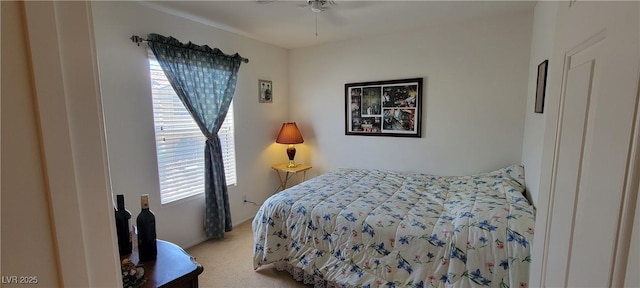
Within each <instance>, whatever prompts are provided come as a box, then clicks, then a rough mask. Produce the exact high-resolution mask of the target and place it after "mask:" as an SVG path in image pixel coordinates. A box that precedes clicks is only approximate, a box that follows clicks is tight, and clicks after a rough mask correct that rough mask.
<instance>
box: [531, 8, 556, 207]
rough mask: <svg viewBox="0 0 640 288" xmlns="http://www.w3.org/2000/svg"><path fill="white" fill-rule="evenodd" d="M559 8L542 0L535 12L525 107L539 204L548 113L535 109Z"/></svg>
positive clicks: (534, 198) (534, 199)
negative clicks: (540, 74)
mask: <svg viewBox="0 0 640 288" xmlns="http://www.w3.org/2000/svg"><path fill="white" fill-rule="evenodd" d="M557 10H558V3H557V2H554V1H538V3H537V4H536V7H535V9H534V14H533V32H532V35H531V58H530V62H529V86H528V87H527V109H526V111H525V124H524V140H523V141H522V142H523V143H522V164H523V165H524V168H525V170H524V172H525V173H524V174H525V182H526V184H527V196H528V197H529V200H531V201H532V202H533V204H534V205H535V206H537V204H538V201H539V200H540V199H538V187H539V185H540V172H541V171H540V169H542V167H541V162H542V146H543V143H544V123H545V119H546V115H547V114H548V112H546V111H545V112H544V113H542V114H540V113H534V112H533V111H534V108H535V100H536V83H537V79H538V78H537V76H538V64H540V63H542V61H544V60H545V59H548V60H549V65H550V64H551V61H552V59H551V56H552V55H553V44H554V38H555V28H556V14H557ZM547 86H548V85H547ZM545 107H546V106H545ZM543 201H544V200H543Z"/></svg>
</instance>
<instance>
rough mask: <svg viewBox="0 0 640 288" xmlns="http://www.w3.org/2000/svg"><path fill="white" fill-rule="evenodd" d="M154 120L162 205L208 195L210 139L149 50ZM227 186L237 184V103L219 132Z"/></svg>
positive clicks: (230, 109)
mask: <svg viewBox="0 0 640 288" xmlns="http://www.w3.org/2000/svg"><path fill="white" fill-rule="evenodd" d="M149 71H150V73H151V93H152V99H153V118H154V126H155V133H156V150H157V154H158V173H159V176H160V202H161V203H162V204H166V203H170V202H173V201H176V200H180V199H183V198H186V197H189V196H192V195H199V194H202V193H204V145H205V140H206V138H205V137H204V135H202V132H200V128H198V125H197V124H196V122H195V121H193V118H192V117H191V115H190V114H189V112H188V111H187V109H186V108H185V107H184V105H183V104H182V102H181V101H180V99H179V98H178V96H177V95H176V93H175V91H173V88H172V87H171V84H170V83H169V80H167V77H166V76H165V74H164V72H163V71H162V68H160V64H159V63H158V61H157V60H156V58H155V56H154V55H153V52H151V51H149ZM218 136H219V137H220V142H221V144H222V155H223V161H224V168H225V171H224V172H225V176H226V180H227V185H234V184H236V167H235V166H236V159H235V147H234V139H233V103H232V104H231V106H230V107H229V111H228V112H227V116H226V118H225V119H224V123H223V124H222V128H220V131H219V132H218Z"/></svg>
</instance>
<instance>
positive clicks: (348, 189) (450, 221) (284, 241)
mask: <svg viewBox="0 0 640 288" xmlns="http://www.w3.org/2000/svg"><path fill="white" fill-rule="evenodd" d="M523 192H524V175H523V168H522V167H521V166H519V165H514V166H510V167H507V168H504V169H500V170H496V171H493V172H490V173H481V174H476V175H470V176H455V177H453V176H435V175H426V174H419V173H406V172H394V171H385V170H364V169H338V170H336V171H333V172H330V173H327V174H324V175H320V176H318V177H315V178H313V179H310V180H308V181H306V182H303V183H301V184H299V185H297V186H294V187H291V188H289V189H287V190H284V191H282V192H280V193H277V194H275V195H273V196H272V197H270V198H269V199H267V200H266V201H265V203H264V204H263V205H262V206H261V207H260V209H259V211H258V213H257V214H256V217H255V218H254V220H253V223H252V228H253V235H254V244H255V246H254V268H256V269H257V268H258V267H260V266H262V265H265V264H269V263H276V262H281V261H284V262H286V263H288V264H289V265H292V266H293V267H297V268H299V269H302V270H303V271H304V273H305V274H310V275H314V276H315V277H318V278H321V279H324V280H326V281H327V282H329V283H335V284H337V285H338V286H348V287H379V286H385V287H396V286H399V287H479V286H492V287H526V286H527V283H528V278H529V264H530V262H531V250H530V248H531V243H532V239H533V233H534V231H533V227H534V209H533V207H532V206H531V205H530V204H529V202H528V201H527V200H526V198H525V197H524V196H523Z"/></svg>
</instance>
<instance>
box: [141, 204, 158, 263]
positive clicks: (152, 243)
mask: <svg viewBox="0 0 640 288" xmlns="http://www.w3.org/2000/svg"><path fill="white" fill-rule="evenodd" d="M140 204H141V206H142V211H140V214H138V218H137V219H136V224H137V225H138V256H139V258H140V261H148V260H155V259H156V256H157V255H158V248H157V246H156V216H155V215H153V212H151V210H149V195H148V194H144V195H142V196H140Z"/></svg>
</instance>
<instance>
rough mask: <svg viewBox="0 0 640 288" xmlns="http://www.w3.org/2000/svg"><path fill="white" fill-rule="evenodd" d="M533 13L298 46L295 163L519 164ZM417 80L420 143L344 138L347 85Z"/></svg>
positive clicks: (327, 166)
mask: <svg viewBox="0 0 640 288" xmlns="http://www.w3.org/2000/svg"><path fill="white" fill-rule="evenodd" d="M531 23H532V13H531V11H528V12H522V13H517V14H512V15H505V16H502V17H493V18H490V19H482V20H476V21H471V22H466V23H460V24H455V25H447V26H444V27H434V28H431V29H423V30H415V31H407V32H403V33H396V34H391V35H385V36H380V37H371V38H366V39H353V40H349V41H345V42H338V43H332V44H328V45H323V46H317V47H309V48H301V49H295V50H292V52H291V57H290V80H289V82H290V85H291V86H290V87H291V91H290V94H291V95H292V96H291V119H290V120H293V121H296V122H297V123H298V124H299V126H300V127H301V130H302V133H303V135H304V137H305V141H306V142H305V143H306V144H307V145H306V146H305V147H303V148H302V149H299V151H300V156H296V159H299V161H302V162H308V163H312V164H313V165H314V169H315V172H316V173H322V172H324V171H326V170H331V169H334V168H337V167H366V168H381V169H392V170H411V171H421V172H425V173H432V174H439V175H463V174H470V173H476V172H484V171H490V170H493V169H498V168H501V167H505V166H507V165H511V164H518V163H520V160H521V153H522V141H523V140H522V139H523V130H524V116H523V115H524V113H525V107H526V97H527V93H526V91H527V83H528V77H529V58H530V53H529V48H530V47H529V46H530V42H531ZM414 77H424V84H423V87H424V93H423V106H422V107H423V109H424V110H423V119H422V121H423V122H422V127H423V131H422V135H423V136H422V138H396V137H365V136H346V135H344V133H345V131H344V121H345V119H344V117H345V115H344V114H345V112H344V110H345V106H344V105H345V104H344V84H345V83H351V82H362V81H376V80H391V79H403V78H414Z"/></svg>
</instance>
